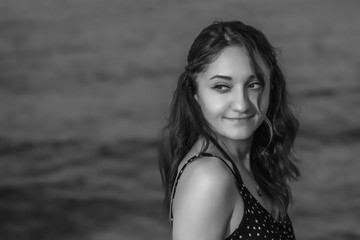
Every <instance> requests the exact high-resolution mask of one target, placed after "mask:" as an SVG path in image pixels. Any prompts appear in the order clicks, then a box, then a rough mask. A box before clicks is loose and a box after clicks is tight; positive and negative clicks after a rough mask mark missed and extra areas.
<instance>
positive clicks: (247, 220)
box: [170, 153, 295, 240]
mask: <svg viewBox="0 0 360 240" xmlns="http://www.w3.org/2000/svg"><path fill="white" fill-rule="evenodd" d="M204 156H206V157H216V158H218V159H220V160H221V161H222V162H223V163H224V164H225V165H226V166H227V167H228V168H229V169H230V171H231V172H232V173H233V175H234V177H235V180H236V182H237V185H238V189H239V192H240V194H241V196H242V198H243V200H244V215H243V217H242V220H241V222H240V224H239V226H238V227H237V229H236V230H234V231H233V232H232V233H231V234H230V235H229V236H228V237H227V238H226V239H225V240H245V239H246V240H255V239H258V240H259V239H262V240H263V239H265V240H267V239H268V240H294V239H295V235H294V230H293V227H292V224H291V221H290V218H289V216H288V215H286V216H285V218H284V219H282V220H275V219H274V217H273V216H272V215H271V214H270V213H269V212H268V211H267V210H266V209H265V208H264V207H263V206H262V205H261V204H260V203H259V202H258V201H257V200H256V198H255V197H254V196H253V195H252V194H251V193H250V191H249V190H248V189H247V188H246V186H245V185H244V184H243V181H242V179H241V175H240V172H239V170H238V169H237V167H236V165H235V163H234V162H232V161H231V160H230V163H231V164H232V168H231V167H230V166H229V165H228V164H227V163H226V162H225V160H223V159H222V158H220V157H218V156H216V155H213V154H210V153H200V154H197V155H195V156H193V157H192V158H190V159H189V160H188V161H187V162H186V163H185V164H184V166H183V167H182V168H181V169H180V172H179V174H178V176H177V177H176V180H175V184H174V189H173V193H172V197H171V203H170V224H171V225H172V222H173V214H172V203H173V200H174V196H175V191H176V187H177V184H178V181H179V179H180V176H181V174H182V173H183V171H184V169H185V168H186V166H187V165H188V164H190V163H191V162H193V161H195V160H196V159H199V158H201V157H204Z"/></svg>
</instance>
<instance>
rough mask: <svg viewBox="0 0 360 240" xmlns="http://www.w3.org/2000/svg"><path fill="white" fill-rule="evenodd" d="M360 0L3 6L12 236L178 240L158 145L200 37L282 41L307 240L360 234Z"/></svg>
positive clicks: (348, 239)
mask: <svg viewBox="0 0 360 240" xmlns="http://www.w3.org/2000/svg"><path fill="white" fill-rule="evenodd" d="M359 10H360V2H359V1H356V0H353V1H351V0H338V1H334V0H311V1H310V0H293V1H286V0H273V1H268V0H243V1H241V0H223V1H215V0H206V1H205V0H194V1H177V0H168V1H165V0H151V1H131V0H101V1H100V0H58V1H51V0H50V1H49V0H31V1H29V0H0V239H2V240H9V239H16V240H22V239H34V240H35V239H36V240H41V239H52V240H57V239H59V240H60V239H61V240H70V239H76V240H81V239H86V240H87V239H90V240H114V239H129V240H137V239H170V229H169V225H168V222H167V216H165V214H164V212H163V209H162V194H163V192H162V187H161V181H160V175H159V172H158V161H157V152H156V141H157V139H158V136H159V130H160V129H161V127H162V126H163V125H164V123H165V119H166V115H167V111H168V106H169V103H170V100H171V96H172V92H173V89H174V86H175V83H176V80H177V77H178V75H179V74H180V73H181V72H182V70H183V67H184V65H185V59H186V55H187V51H188V49H189V47H190V45H191V43H192V41H193V39H194V38H195V36H196V35H197V34H198V33H199V31H200V30H201V29H202V28H204V27H205V26H207V25H209V24H210V23H211V22H213V21H214V20H233V19H238V20H242V21H244V22H245V23H248V24H251V25H253V26H255V27H257V28H259V29H261V30H262V31H263V32H264V33H265V34H266V35H267V36H268V38H269V40H270V42H272V44H273V45H274V46H276V47H279V49H280V55H279V61H280V63H281V66H282V68H283V70H284V73H285V75H286V77H287V79H288V83H289V91H290V94H291V100H292V102H293V103H294V104H295V105H296V110H297V112H298V115H299V118H300V121H301V129H300V132H299V137H298V139H297V141H296V152H297V155H298V156H299V157H300V158H301V159H302V161H301V162H300V163H299V167H300V169H301V171H302V178H301V179H300V181H299V182H296V183H293V184H292V188H293V194H294V206H293V207H292V208H291V209H290V211H289V214H290V216H291V218H292V220H293V224H294V228H295V232H296V235H297V239H300V240H301V239H304V240H311V239H314V240H321V239H326V240H329V239H330V240H332V239H333V240H338V239H344V240H352V239H360V228H359V224H360V217H359V216H360V187H359V182H360V177H359V174H358V172H359V170H360V161H359V156H360V141H359V140H360V125H359V122H360V108H359V107H358V106H359V104H360V95H359V94H360V82H359V80H360V58H359V57H360V48H359V42H360V28H359V22H360V15H359Z"/></svg>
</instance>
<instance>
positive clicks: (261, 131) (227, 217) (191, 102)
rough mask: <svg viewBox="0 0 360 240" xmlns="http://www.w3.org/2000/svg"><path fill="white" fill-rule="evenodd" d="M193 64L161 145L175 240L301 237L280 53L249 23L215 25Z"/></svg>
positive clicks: (195, 47) (292, 122) (202, 37)
mask: <svg viewBox="0 0 360 240" xmlns="http://www.w3.org/2000/svg"><path fill="white" fill-rule="evenodd" d="M187 61H188V64H187V66H186V67H185V71H184V72H183V73H182V74H181V76H180V78H179V80H178V84H177V88H176V90H175V93H174V96H173V101H172V104H171V109H170V117H169V121H168V124H167V126H166V127H165V129H164V138H163V145H162V148H161V149H160V170H161V175H162V180H163V184H164V187H165V202H166V204H167V207H168V209H169V215H170V222H171V225H172V236H173V239H174V240H182V239H184V240H192V239H194V240H195V239H196V240H199V239H206V240H211V239H214V240H215V239H217V240H219V239H269V240H271V239H274V240H275V239H283V240H284V239H294V232H293V228H292V224H291V221H290V219H289V217H288V215H287V208H288V206H289V204H290V203H291V191H290V189H289V185H288V182H289V180H292V179H296V178H297V177H298V176H299V171H298V169H297V167H296V166H295V164H294V162H295V161H296V158H295V157H294V155H293V154H292V148H293V143H294V139H295V136H296V132H297V128H298V121H297V119H296V118H295V117H294V115H293V114H292V113H291V110H290V107H289V103H288V101H287V96H286V94H287V93H286V86H285V80H284V77H283V74H282V72H281V70H280V69H279V66H278V64H277V60H276V55H275V51H274V48H273V47H272V46H271V45H270V43H269V42H268V40H267V39H266V37H265V36H264V34H263V33H262V32H260V31H258V30H257V29H255V28H253V27H251V26H249V25H246V24H244V23H242V22H239V21H231V22H215V23H214V24H211V25H210V26H208V27H206V28H205V29H204V30H203V31H202V32H201V33H200V34H199V35H198V36H197V37H196V39H195V40H194V42H193V44H192V46H191V48H190V51H189V54H188V58H187Z"/></svg>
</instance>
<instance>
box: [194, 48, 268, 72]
mask: <svg viewBox="0 0 360 240" xmlns="http://www.w3.org/2000/svg"><path fill="white" fill-rule="evenodd" d="M249 55H250V54H249V53H248V52H247V50H246V49H245V48H244V47H238V46H231V47H226V48H224V49H223V50H222V51H221V52H220V53H219V54H218V56H217V57H216V58H215V59H214V60H213V61H212V62H211V63H210V64H209V65H208V66H207V67H206V69H205V71H204V72H203V73H202V74H200V75H199V76H209V75H214V74H220V75H239V76H241V75H251V74H256V73H255V72H254V71H258V70H260V71H261V72H262V74H263V75H269V74H270V70H269V67H268V66H267V65H266V64H265V61H264V60H263V58H262V57H261V56H260V54H259V53H257V52H254V53H253V55H254V57H253V58H254V59H251V58H250V56H249ZM252 62H254V63H252ZM254 65H257V68H260V69H253V68H254Z"/></svg>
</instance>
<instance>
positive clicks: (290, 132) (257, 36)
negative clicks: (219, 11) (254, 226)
mask: <svg viewBox="0 0 360 240" xmlns="http://www.w3.org/2000/svg"><path fill="white" fill-rule="evenodd" d="M229 46H239V47H243V48H244V49H245V50H246V51H247V53H248V55H249V59H250V63H251V67H252V69H253V71H254V74H255V75H257V74H260V73H261V71H262V70H261V68H260V67H259V65H258V63H257V61H256V59H255V57H256V55H259V56H261V58H262V59H263V61H264V62H265V64H266V65H267V66H268V68H269V69H270V83H271V88H270V103H269V108H268V111H267V113H266V118H267V119H266V121H263V123H262V124H261V125H260V126H259V128H258V129H257V130H256V131H255V133H254V138H253V144H252V149H251V154H250V157H251V161H250V163H251V169H252V171H253V173H254V177H255V180H256V181H257V183H258V185H259V186H260V188H261V189H263V190H264V191H265V192H266V194H267V195H268V196H269V197H270V199H271V201H272V202H273V204H274V206H275V208H274V212H275V213H276V214H278V213H279V214H280V215H279V216H283V215H284V213H285V212H286V210H287V208H288V206H289V204H290V203H291V191H290V188H289V186H288V181H289V180H292V179H297V178H298V177H299V176H300V173H299V170H298V168H297V167H296V166H295V164H294V162H295V161H296V158H295V157H294V155H293V151H292V150H293V144H294V139H295V137H296V133H297V129H298V125H299V124H298V120H297V119H296V118H295V117H294V115H293V113H292V112H291V109H290V107H289V103H288V100H287V92H286V83H285V79H284V76H283V74H282V72H281V70H280V68H279V66H278V64H277V60H276V52H275V49H274V48H273V47H272V46H271V44H270V43H269V42H268V40H267V38H266V37H265V35H264V34H263V33H262V32H260V31H259V30H257V29H255V28H254V27H252V26H249V25H246V24H244V23H242V22H240V21H230V22H215V23H213V24H211V25H210V26H208V27H206V28H205V29H203V30H202V32H201V33H200V34H199V35H198V36H197V37H196V38H195V40H194V42H193V44H192V46H191V48H190V50H189V53H188V57H187V62H188V65H187V66H186V67H185V71H184V72H183V73H182V74H181V75H180V77H179V79H178V83H177V87H176V90H175V92H174V95H173V99H172V103H171V107H170V115H169V119H168V123H167V125H166V126H165V128H164V129H163V133H162V134H163V136H162V145H161V147H160V149H159V160H160V161H159V163H160V172H161V177H162V181H163V186H164V188H165V205H166V208H167V209H168V207H169V203H170V197H171V191H172V188H173V185H174V181H175V178H176V175H177V169H178V166H179V164H180V162H181V160H182V159H183V158H184V156H185V155H186V154H187V153H188V152H189V150H190V149H191V147H192V146H193V145H194V143H195V142H196V140H197V139H198V138H199V136H202V137H204V139H206V141H207V145H208V144H209V141H210V142H212V143H213V144H214V145H215V146H216V147H217V148H218V149H219V150H220V151H221V152H222V154H223V155H225V156H226V157H227V158H229V156H228V155H227V154H226V152H225V151H224V150H223V149H222V148H221V147H220V145H219V144H218V143H217V141H216V137H215V136H216V135H215V134H214V132H213V131H212V129H211V127H210V126H209V124H208V122H207V121H206V119H205V117H204V116H203V114H202V110H201V107H200V106H199V104H198V103H197V101H196V100H195V98H194V94H195V93H196V91H197V85H196V82H195V81H196V76H197V75H198V74H199V73H202V72H203V71H205V70H206V68H207V66H208V65H209V64H210V63H212V62H213V61H214V60H215V59H216V58H217V57H218V56H219V54H220V52H221V51H222V50H223V49H224V48H226V47H229ZM205 150H206V149H205Z"/></svg>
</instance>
